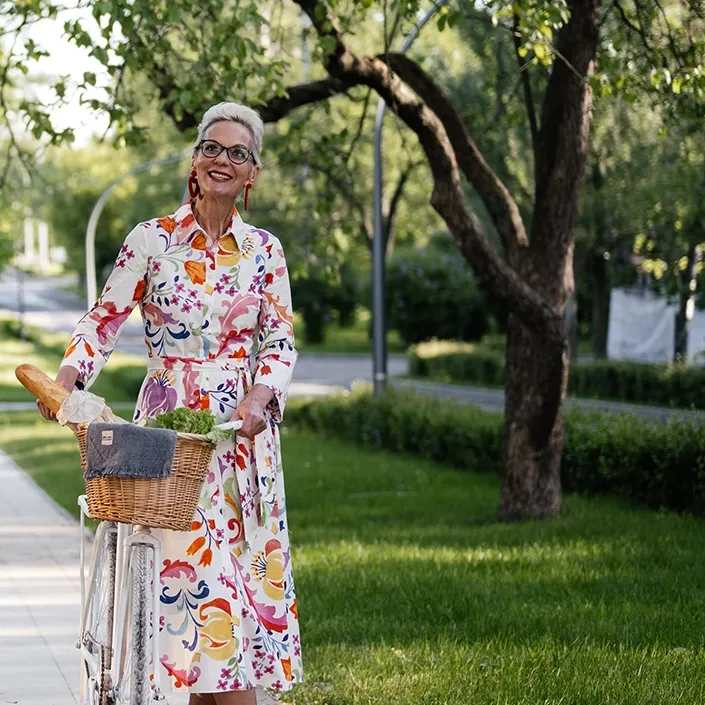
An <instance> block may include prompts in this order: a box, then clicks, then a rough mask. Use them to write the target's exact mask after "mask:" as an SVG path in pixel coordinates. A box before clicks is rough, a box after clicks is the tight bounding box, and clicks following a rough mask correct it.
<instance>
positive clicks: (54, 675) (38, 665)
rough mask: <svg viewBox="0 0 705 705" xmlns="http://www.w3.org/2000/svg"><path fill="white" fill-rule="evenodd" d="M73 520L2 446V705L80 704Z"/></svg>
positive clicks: (75, 551)
mask: <svg viewBox="0 0 705 705" xmlns="http://www.w3.org/2000/svg"><path fill="white" fill-rule="evenodd" d="M78 539H79V527H78V525H77V523H76V521H75V520H74V519H73V518H72V517H70V516H69V515H68V514H67V513H66V512H64V511H63V510H62V509H60V508H59V507H58V506H57V505H56V504H55V503H54V501H53V500H51V499H50V498H49V497H48V496H47V495H46V494H45V493H44V492H43V491H42V490H41V489H40V488H39V487H38V486H37V485H35V483H34V482H33V481H32V480H31V479H30V478H29V477H28V476H27V475H26V474H25V473H24V472H23V471H22V470H20V469H19V468H18V467H17V466H16V465H15V463H14V462H13V461H12V460H11V459H10V458H9V457H8V456H7V455H6V454H5V453H4V452H2V451H0V704H1V705H6V704H8V703H20V704H21V705H25V704H26V705H67V704H69V703H77V702H78V672H79V671H78V658H77V651H76V650H75V648H74V644H75V640H76V631H77V625H78V617H79V602H80V594H79V589H80V587H79V582H78V549H79V544H78Z"/></svg>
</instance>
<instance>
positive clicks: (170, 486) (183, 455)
mask: <svg viewBox="0 0 705 705" xmlns="http://www.w3.org/2000/svg"><path fill="white" fill-rule="evenodd" d="M73 431H74V433H75V434H76V438H77V439H78V446H79V449H80V451H81V467H82V468H83V472H84V473H85V471H86V436H87V434H88V426H87V425H86V424H81V425H79V426H75V427H74V428H73ZM212 454H213V444H212V443H210V442H209V441H208V440H206V438H205V437H204V436H200V435H196V434H191V433H178V434H177V436H176V451H175V453H174V461H173V463H172V466H171V477H169V478H166V479H163V480H161V479H142V478H135V479H132V478H130V479H126V478H120V477H98V478H94V479H91V480H86V494H87V495H88V509H89V510H90V513H91V516H92V517H93V518H94V519H100V520H104V521H120V522H123V523H125V524H140V525H142V526H148V527H150V528H153V529H173V530H175V531H188V530H189V529H190V528H191V524H192V523H193V518H194V515H195V514H196V507H197V506H198V500H199V497H200V496H201V488H202V487H203V481H204V479H205V477H206V474H207V473H208V465H209V463H210V460H211V456H212Z"/></svg>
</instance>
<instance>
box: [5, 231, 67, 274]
mask: <svg viewBox="0 0 705 705" xmlns="http://www.w3.org/2000/svg"><path fill="white" fill-rule="evenodd" d="M23 234H24V238H23V243H22V248H23V249H22V252H20V253H19V254H18V255H17V258H16V260H17V264H18V265H19V266H20V267H23V268H25V269H32V270H36V271H38V272H41V273H47V272H49V271H50V270H51V267H52V264H63V263H64V262H65V261H66V248H64V247H50V246H49V226H48V224H47V223H45V222H44V221H42V220H34V219H33V218H25V220H24V233H23Z"/></svg>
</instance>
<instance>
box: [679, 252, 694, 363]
mask: <svg viewBox="0 0 705 705" xmlns="http://www.w3.org/2000/svg"><path fill="white" fill-rule="evenodd" d="M699 258H700V247H699V246H698V245H694V244H692V243H691V244H690V245H689V246H688V266H687V268H686V270H685V272H683V274H682V275H680V276H679V277H678V281H679V284H680V287H679V289H680V296H679V306H678V313H677V314H676V345H675V352H676V357H685V356H686V355H687V354H688V307H689V304H690V302H691V300H692V298H693V294H694V292H695V278H696V276H697V269H696V266H697V263H698V260H699ZM691 305H692V304H691Z"/></svg>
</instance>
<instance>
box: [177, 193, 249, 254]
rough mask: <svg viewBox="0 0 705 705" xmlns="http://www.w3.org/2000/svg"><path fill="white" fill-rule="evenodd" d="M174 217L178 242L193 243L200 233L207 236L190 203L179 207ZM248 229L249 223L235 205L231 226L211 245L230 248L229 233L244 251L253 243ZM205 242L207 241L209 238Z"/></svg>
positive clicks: (181, 243) (202, 247)
mask: <svg viewBox="0 0 705 705" xmlns="http://www.w3.org/2000/svg"><path fill="white" fill-rule="evenodd" d="M173 218H174V237H175V238H176V242H177V243H178V244H180V245H183V244H185V243H188V244H192V243H193V242H194V240H196V238H197V237H198V235H199V233H202V234H203V237H204V238H206V235H205V233H204V232H203V228H201V226H200V225H199V224H198V222H197V221H196V218H195V216H194V214H193V209H192V208H191V204H190V203H185V204H184V205H183V206H181V208H179V210H177V211H176V213H174V215H173ZM247 231H248V226H247V223H245V222H244V221H243V219H242V218H241V217H240V213H238V210H237V208H235V207H233V217H232V219H231V221H230V226H229V227H228V229H227V230H226V231H225V233H223V235H222V236H221V237H220V238H218V240H216V241H215V242H214V243H213V244H212V245H211V247H216V246H218V245H221V246H225V247H226V249H230V248H228V247H227V239H229V238H228V235H230V236H231V237H234V238H235V242H236V243H237V246H238V248H239V249H240V251H241V252H244V251H245V250H247V249H248V248H249V246H250V245H251V243H250V242H249V239H250V238H248V237H247ZM205 242H206V243H207V238H206V240H205ZM204 245H205V243H204ZM198 249H205V247H204V246H201V247H199V248H198Z"/></svg>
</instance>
